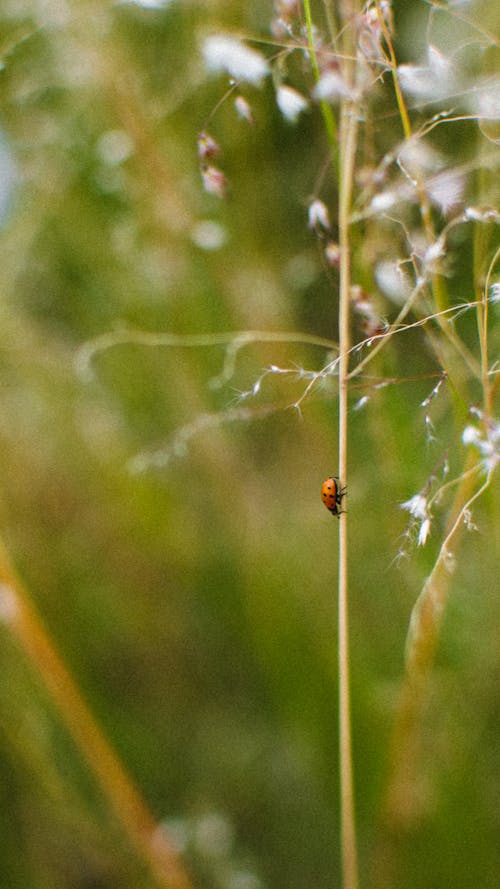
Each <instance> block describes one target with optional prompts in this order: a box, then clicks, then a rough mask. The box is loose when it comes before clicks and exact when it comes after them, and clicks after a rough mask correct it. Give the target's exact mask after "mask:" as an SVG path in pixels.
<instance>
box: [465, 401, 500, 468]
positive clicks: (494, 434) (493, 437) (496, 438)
mask: <svg viewBox="0 0 500 889" xmlns="http://www.w3.org/2000/svg"><path fill="white" fill-rule="evenodd" d="M471 412H472V413H476V415H477V416H479V419H483V421H484V422H483V424H482V428H479V427H477V426H474V425H472V424H469V425H468V426H466V427H465V429H464V431H463V432H462V443H463V444H464V445H465V447H468V446H473V447H475V448H477V450H478V451H479V453H480V455H481V457H482V464H483V466H484V470H485V472H488V473H490V472H492V471H493V470H494V469H495V468H496V466H497V465H498V463H499V462H500V422H497V421H496V420H491V419H489V418H484V417H483V416H482V413H481V411H478V410H476V411H471Z"/></svg>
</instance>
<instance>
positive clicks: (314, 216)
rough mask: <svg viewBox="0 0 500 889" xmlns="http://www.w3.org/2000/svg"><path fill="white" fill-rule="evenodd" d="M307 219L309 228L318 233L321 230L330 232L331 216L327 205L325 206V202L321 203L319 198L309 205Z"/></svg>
mask: <svg viewBox="0 0 500 889" xmlns="http://www.w3.org/2000/svg"><path fill="white" fill-rule="evenodd" d="M307 217H308V225H309V228H312V229H314V230H316V231H318V230H320V229H324V230H325V231H330V228H331V224H330V214H329V212H328V208H327V206H326V204H324V203H323V201H320V200H319V198H315V200H314V201H311V203H310V204H309V207H308V210H307Z"/></svg>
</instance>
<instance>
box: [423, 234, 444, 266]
mask: <svg viewBox="0 0 500 889" xmlns="http://www.w3.org/2000/svg"><path fill="white" fill-rule="evenodd" d="M444 254H445V241H444V237H443V236H440V237H439V238H436V240H435V241H433V242H432V244H429V246H428V247H427V248H426V250H425V252H424V255H423V263H424V265H425V267H426V268H427V269H428V270H429V271H434V270H436V268H437V265H436V264H437V263H438V260H439V259H441V257H442V256H444Z"/></svg>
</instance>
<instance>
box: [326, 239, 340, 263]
mask: <svg viewBox="0 0 500 889" xmlns="http://www.w3.org/2000/svg"><path fill="white" fill-rule="evenodd" d="M325 259H326V261H327V263H328V265H329V266H330V268H333V269H337V268H338V267H339V265H340V244H336V243H335V241H328V243H327V244H326V245H325Z"/></svg>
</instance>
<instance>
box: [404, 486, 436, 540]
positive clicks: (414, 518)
mask: <svg viewBox="0 0 500 889" xmlns="http://www.w3.org/2000/svg"><path fill="white" fill-rule="evenodd" d="M401 509H404V510H406V511H407V512H409V513H410V516H411V522H410V526H409V529H408V530H407V532H406V535H405V536H406V537H408V538H411V537H413V533H414V531H415V530H416V526H417V525H418V526H419V527H418V536H417V546H425V544H426V542H427V538H428V537H429V534H430V531H431V520H432V517H431V514H430V511H429V506H428V503H427V498H426V497H425V496H424V495H423V494H422V493H420V494H414V495H413V497H410V499H409V500H406V501H405V502H404V503H402V504H401Z"/></svg>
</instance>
